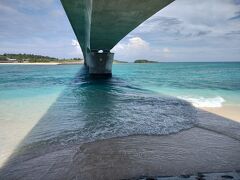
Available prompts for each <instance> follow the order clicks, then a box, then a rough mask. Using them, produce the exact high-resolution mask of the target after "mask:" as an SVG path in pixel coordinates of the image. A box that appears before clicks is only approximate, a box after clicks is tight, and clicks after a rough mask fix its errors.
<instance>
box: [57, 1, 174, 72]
mask: <svg viewBox="0 0 240 180" xmlns="http://www.w3.org/2000/svg"><path fill="white" fill-rule="evenodd" d="M173 1H174V0H61V2H62V5H63V8H64V10H65V12H66V14H67V16H68V19H69V21H70V23H71V25H72V28H73V31H74V33H75V35H76V37H77V39H78V42H79V44H80V46H81V49H82V52H83V56H84V64H85V65H86V66H87V67H88V69H89V73H90V74H92V75H106V76H111V74H112V62H113V57H114V54H113V53H111V52H110V50H111V49H112V48H113V47H114V46H115V45H116V44H117V43H118V42H119V41H120V40H121V39H122V38H124V37H125V36H126V35H127V34H128V33H129V32H130V31H132V30H133V29H135V28H136V27H137V26H138V25H140V24H141V23H142V22H143V21H145V20H146V19H148V18H149V17H151V16H152V15H153V14H155V13H157V12H158V11H159V10H161V9H162V8H164V7H165V6H167V5H168V4H170V3H171V2H173Z"/></svg>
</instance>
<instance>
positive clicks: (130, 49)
mask: <svg viewBox="0 0 240 180" xmlns="http://www.w3.org/2000/svg"><path fill="white" fill-rule="evenodd" d="M112 51H113V52H114V53H116V55H118V56H121V57H122V58H124V59H131V60H133V59H138V58H142V56H143V55H144V54H146V52H148V51H150V45H149V43H148V42H147V41H145V40H143V39H142V38H141V37H132V38H129V39H128V40H127V42H125V43H119V44H117V45H116V46H115V47H114V48H113V50H112Z"/></svg>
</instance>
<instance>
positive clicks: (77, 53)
mask: <svg viewBox="0 0 240 180" xmlns="http://www.w3.org/2000/svg"><path fill="white" fill-rule="evenodd" d="M71 45H72V46H73V47H74V49H73V51H72V53H71V55H72V56H80V57H83V53H82V49H81V47H80V44H79V42H78V41H77V40H76V39H72V42H71Z"/></svg>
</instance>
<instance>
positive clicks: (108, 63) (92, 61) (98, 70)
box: [85, 51, 114, 77]
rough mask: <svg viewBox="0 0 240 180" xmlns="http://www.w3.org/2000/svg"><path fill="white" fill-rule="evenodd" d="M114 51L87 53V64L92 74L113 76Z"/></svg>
mask: <svg viewBox="0 0 240 180" xmlns="http://www.w3.org/2000/svg"><path fill="white" fill-rule="evenodd" d="M113 57H114V53H111V52H109V51H108V52H102V53H100V52H95V51H92V52H90V53H87V54H86V57H85V58H86V65H87V67H88V69H89V74H90V75H91V76H96V77H97V76H98V77H100V76H101V77H111V76H112V63H113Z"/></svg>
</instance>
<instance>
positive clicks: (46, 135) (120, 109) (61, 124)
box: [0, 69, 238, 179]
mask: <svg viewBox="0 0 240 180" xmlns="http://www.w3.org/2000/svg"><path fill="white" fill-rule="evenodd" d="M197 114H198V113H197V110H196V109H195V108H194V107H192V106H191V105H190V104H189V103H187V102H185V101H183V100H179V99H176V98H171V97H166V96H159V95H152V92H149V91H146V90H143V89H141V88H138V87H134V86H132V85H130V84H127V83H126V82H124V81H122V80H121V79H119V78H117V77H114V76H113V77H112V78H108V79H93V78H91V77H90V76H88V75H87V71H86V70H85V69H81V70H80V71H79V72H78V74H77V75H76V77H75V78H74V79H73V80H72V81H71V83H70V84H69V86H68V87H67V88H66V89H65V90H64V91H63V93H62V94H61V95H60V96H59V98H58V99H57V100H56V102H55V103H54V104H53V105H52V106H51V107H50V108H49V109H48V111H47V112H46V114H45V115H44V116H43V117H42V118H41V119H40V120H39V122H38V123H37V124H36V125H35V127H34V128H33V129H32V130H31V132H30V133H29V134H28V135H27V136H26V137H25V138H24V139H23V141H22V142H21V143H20V144H19V145H18V147H17V148H16V150H15V152H14V153H13V154H12V155H11V157H10V158H9V160H8V162H6V163H5V165H4V166H3V167H2V168H1V170H0V177H1V174H2V175H3V177H4V178H6V179H11V178H12V177H13V179H14V178H16V177H17V178H18V179H24V175H26V174H28V173H33V172H34V173H36V172H38V173H40V174H41V173H42V171H44V170H46V169H48V170H49V168H50V169H51V167H48V166H51V165H52V164H53V163H54V162H55V161H59V158H60V159H61V158H63V162H65V161H67V163H70V161H71V158H72V156H71V155H70V154H72V155H74V150H72V149H71V152H70V153H69V152H65V153H66V154H68V155H66V154H63V155H62V154H61V157H59V156H60V155H57V154H56V156H55V158H56V159H54V158H53V159H49V162H45V163H46V164H44V165H41V164H39V169H32V170H29V168H30V167H31V165H29V164H28V165H27V164H25V165H22V166H21V163H24V162H27V161H28V160H32V159H37V158H38V157H41V156H43V155H45V154H48V153H52V152H57V151H60V150H62V149H66V148H69V147H71V146H73V145H76V144H79V145H80V144H82V143H85V142H92V141H95V140H100V139H107V138H113V137H119V136H129V135H136V134H142V135H164V134H171V133H177V132H179V131H181V130H185V129H189V128H191V127H193V126H196V125H198V126H202V127H203V128H204V127H205V128H206V129H207V128H209V126H205V125H204V123H200V124H199V122H197V118H198V117H197V116H198V115H197ZM205 114H206V113H205ZM209 114H210V113H209ZM212 116H214V117H215V115H212ZM218 118H219V117H217V116H216V118H215V119H218ZM224 121H226V122H227V123H226V127H229V122H230V121H231V120H226V119H225V120H224ZM231 123H232V124H231ZM231 123H230V124H231V126H235V125H234V122H231ZM237 124H238V123H237ZM214 128H215V127H214V126H212V127H211V126H210V128H209V129H214ZM218 128H220V130H219V132H222V129H224V128H221V127H218ZM233 136H235V135H233ZM234 138H238V135H237V137H234ZM65 155H66V156H65ZM36 162H38V161H36ZM66 166H67V164H66ZM14 167H18V168H17V169H16V168H14ZM19 167H21V168H20V169H19ZM0 179H1V178H0Z"/></svg>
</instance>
